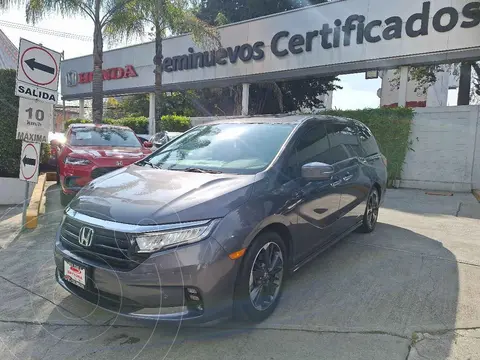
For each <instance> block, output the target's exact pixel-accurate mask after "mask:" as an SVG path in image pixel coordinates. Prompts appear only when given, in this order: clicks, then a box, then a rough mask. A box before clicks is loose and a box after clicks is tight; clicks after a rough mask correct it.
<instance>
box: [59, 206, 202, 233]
mask: <svg viewBox="0 0 480 360" xmlns="http://www.w3.org/2000/svg"><path fill="white" fill-rule="evenodd" d="M66 215H67V216H69V217H71V218H73V219H75V220H77V221H79V222H82V223H84V224H86V225H94V226H97V227H100V228H102V229H106V230H113V231H121V232H125V233H147V232H154V231H169V230H177V229H184V228H190V227H196V226H202V225H206V224H208V223H209V222H210V221H211V220H200V221H189V222H183V223H175V224H163V225H134V224H124V223H119V222H115V221H109V220H102V219H97V218H94V217H91V216H88V215H85V214H82V213H79V212H78V211H75V210H72V209H70V208H69V209H68V210H67V211H66Z"/></svg>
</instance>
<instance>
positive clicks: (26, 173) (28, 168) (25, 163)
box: [19, 141, 40, 183]
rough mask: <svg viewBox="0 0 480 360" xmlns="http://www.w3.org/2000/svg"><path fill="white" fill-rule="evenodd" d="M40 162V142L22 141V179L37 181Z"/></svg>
mask: <svg viewBox="0 0 480 360" xmlns="http://www.w3.org/2000/svg"><path fill="white" fill-rule="evenodd" d="M39 163H40V143H30V142H26V141H24V142H22V155H21V156H20V176H19V178H20V180H25V181H29V182H33V183H36V182H37V181H38V167H39Z"/></svg>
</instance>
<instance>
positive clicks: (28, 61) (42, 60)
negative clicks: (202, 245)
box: [15, 39, 61, 103]
mask: <svg viewBox="0 0 480 360" xmlns="http://www.w3.org/2000/svg"><path fill="white" fill-rule="evenodd" d="M19 48H20V50H19V53H18V68H17V84H16V87H15V95H17V96H20V97H26V98H29V99H38V100H40V101H45V102H51V103H56V102H57V96H58V94H57V89H58V78H59V72H60V59H61V54H60V53H58V52H56V51H53V50H50V49H47V48H45V47H43V46H41V45H39V44H35V43H33V42H31V41H28V40H25V39H20V46H19Z"/></svg>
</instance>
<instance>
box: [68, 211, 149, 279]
mask: <svg viewBox="0 0 480 360" xmlns="http://www.w3.org/2000/svg"><path fill="white" fill-rule="evenodd" d="M83 226H88V227H89V228H92V229H93V230H94V235H93V240H92V244H91V246H89V247H84V246H82V245H81V244H80V243H79V234H80V229H81V228H82V227H83ZM60 235H61V237H60V241H61V242H62V244H63V245H64V246H65V247H66V248H68V249H69V250H70V251H72V252H73V253H75V254H76V255H77V256H79V257H84V258H87V259H90V260H93V261H95V262H97V263H99V264H101V265H103V266H106V267H111V268H113V269H118V270H131V269H133V268H135V267H136V266H138V265H139V263H141V262H142V261H143V260H145V258H146V256H145V255H139V254H136V253H135V252H134V251H133V250H134V249H133V248H134V246H135V245H134V244H131V243H130V239H129V236H128V235H127V234H126V233H123V232H118V231H113V230H107V229H103V228H100V227H96V226H94V225H90V224H86V223H83V222H80V221H77V220H75V219H73V218H71V217H69V216H66V217H65V220H64V221H63V224H62V229H61V232H60Z"/></svg>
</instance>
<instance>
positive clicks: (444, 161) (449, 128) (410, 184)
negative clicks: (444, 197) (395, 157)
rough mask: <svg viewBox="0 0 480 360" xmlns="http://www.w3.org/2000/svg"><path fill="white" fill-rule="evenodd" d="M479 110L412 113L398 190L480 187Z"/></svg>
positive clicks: (465, 108) (454, 108)
mask: <svg viewBox="0 0 480 360" xmlns="http://www.w3.org/2000/svg"><path fill="white" fill-rule="evenodd" d="M479 110H480V107H479V106H452V107H432V108H419V109H416V111H415V117H414V119H413V124H412V129H411V130H412V131H411V134H410V139H411V141H412V148H413V151H408V153H407V156H406V158H405V164H404V166H403V170H402V176H401V181H400V187H403V188H415V189H426V190H445V191H471V190H472V188H478V187H479V186H480V134H479V133H480V129H479V127H480V120H479Z"/></svg>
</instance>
